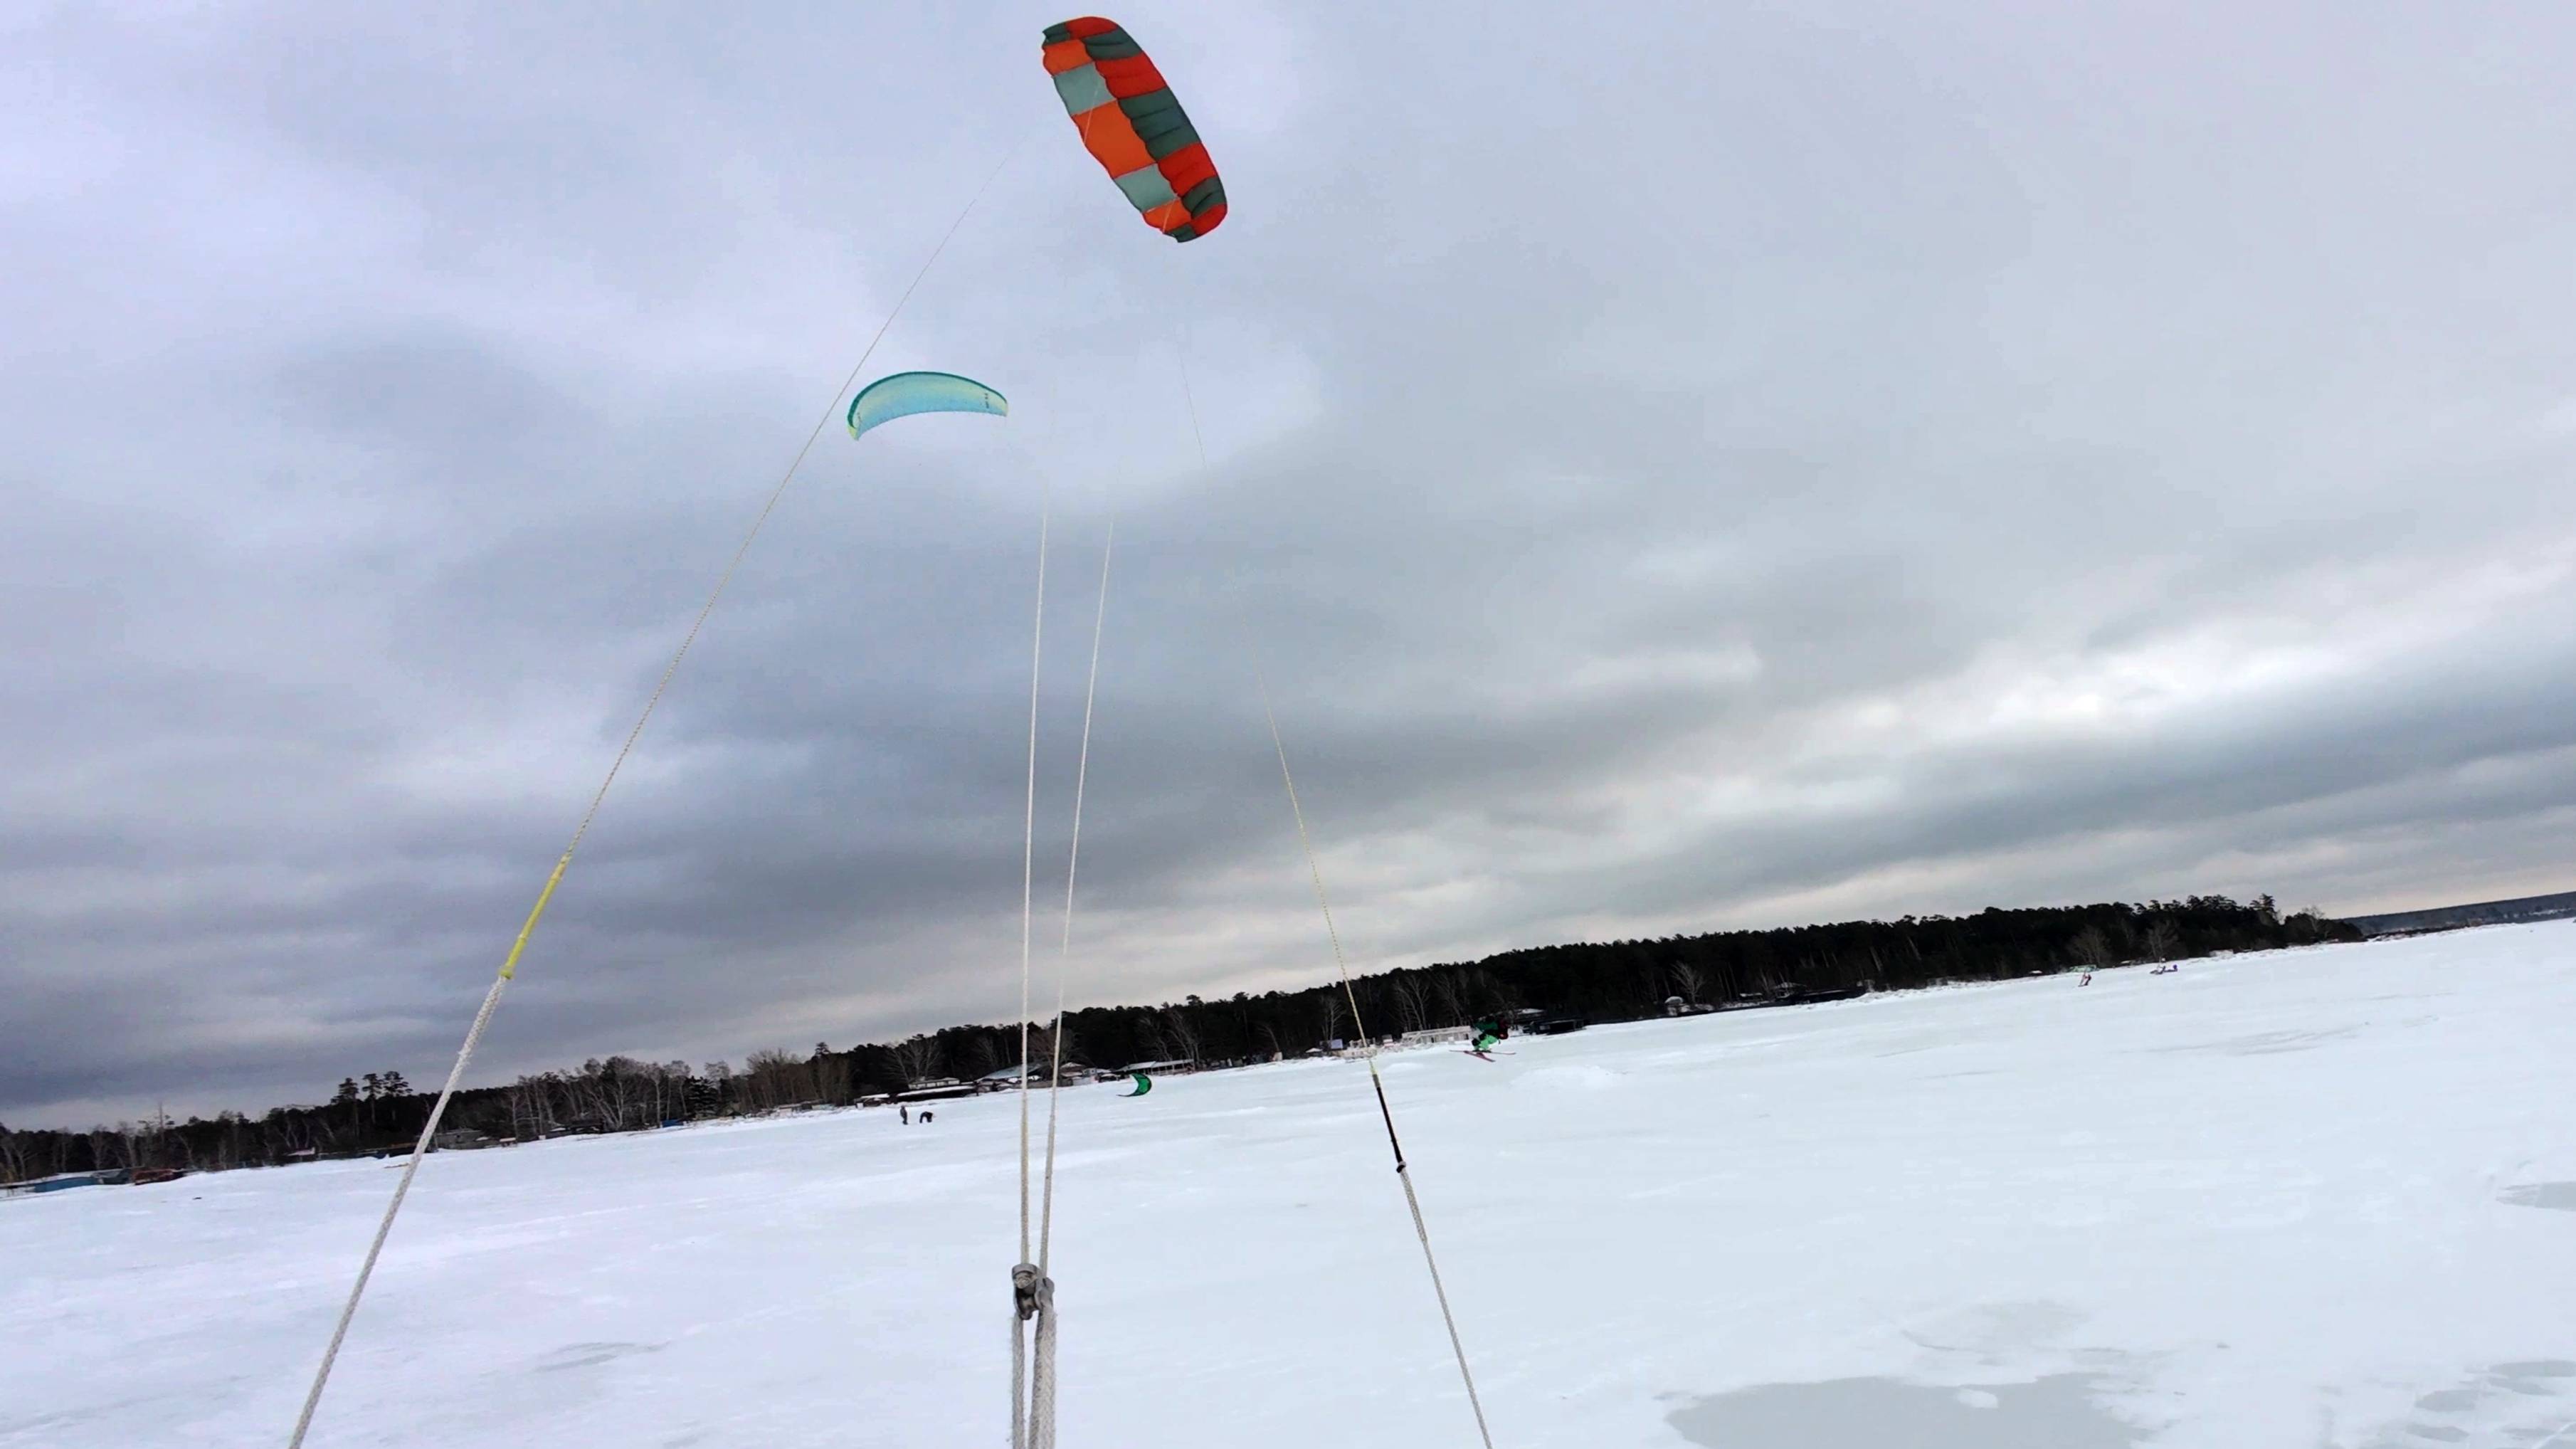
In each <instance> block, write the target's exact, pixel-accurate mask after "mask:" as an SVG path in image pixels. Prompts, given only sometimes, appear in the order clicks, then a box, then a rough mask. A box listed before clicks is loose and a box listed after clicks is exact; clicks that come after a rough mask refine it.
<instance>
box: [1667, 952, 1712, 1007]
mask: <svg viewBox="0 0 2576 1449" xmlns="http://www.w3.org/2000/svg"><path fill="white" fill-rule="evenodd" d="M1706 985H1707V983H1706V982H1705V981H1703V980H1701V979H1700V974H1699V968H1698V967H1696V966H1693V965H1692V964H1691V963H1689V962H1688V961H1676V962H1674V963H1673V989H1674V990H1675V991H1678V992H1680V993H1681V995H1682V999H1683V1000H1685V1001H1688V1002H1690V1003H1691V1004H1692V1005H1694V1006H1696V1005H1698V1004H1699V994H1700V992H1701V991H1702V990H1703V989H1704V988H1705V987H1706Z"/></svg>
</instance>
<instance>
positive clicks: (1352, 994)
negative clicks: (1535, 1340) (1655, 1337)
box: [1253, 666, 1494, 1449]
mask: <svg viewBox="0 0 2576 1449" xmlns="http://www.w3.org/2000/svg"><path fill="white" fill-rule="evenodd" d="M1253 680H1254V682H1255V683H1256V684H1258V685H1259V686H1260V689H1261V717H1262V718H1263V719H1264V720H1265V721H1267V722H1268V723H1269V725H1270V747H1271V748H1272V749H1273V750H1276V751H1277V752H1278V754H1279V779H1280V783H1282V784H1284V785H1286V786H1287V787H1288V811H1289V813H1290V814H1291V815H1293V816H1295V817H1296V820H1297V844H1298V846H1299V847H1300V848H1301V849H1303V850H1304V851H1305V852H1306V872H1307V874H1308V875H1310V876H1312V877H1314V881H1315V904H1316V905H1318V906H1320V907H1322V908H1323V912H1324V934H1325V935H1326V936H1328V937H1330V938H1331V940H1332V943H1333V969H1334V970H1335V971H1337V972H1339V973H1340V975H1341V980H1342V997H1343V999H1344V1000H1345V1001H1347V1002H1348V1003H1349V1004H1350V1008H1351V1033H1352V1035H1353V1036H1354V1037H1356V1038H1357V1039H1359V1040H1360V1041H1362V1042H1367V1041H1370V1040H1371V1038H1370V1036H1369V1034H1368V1025H1367V1023H1365V1022H1364V1021H1362V1020H1361V1019H1360V998H1359V992H1358V991H1357V990H1356V989H1354V988H1353V987H1352V985H1351V966H1350V962H1349V960H1348V959H1347V958H1346V957H1344V955H1343V954H1342V933H1341V929H1340V928H1339V927H1337V926H1335V925H1334V924H1333V902H1332V898H1331V897H1330V896H1328V895H1327V894H1325V891H1324V868H1323V866H1322V865H1321V864H1319V863H1318V862H1317V861H1316V859H1315V842H1314V839H1313V838H1312V837H1311V836H1309V835H1308V834H1307V833H1306V811H1305V808H1304V807H1303V806H1301V805H1299V804H1298V802H1297V779H1296V777H1295V776H1294V775H1292V774H1290V773H1289V771H1288V746H1287V745H1286V743H1284V742H1283V741H1282V740H1281V738H1280V735H1279V716H1278V714H1277V712H1276V711H1274V710H1272V709H1271V707H1270V683H1269V681H1268V680H1267V679H1264V678H1262V676H1261V671H1260V669H1259V668H1258V666H1256V667H1255V668H1254V670H1253ZM1363 1055H1364V1059H1365V1060H1366V1061H1367V1062H1368V1072H1369V1086H1370V1087H1371V1088H1372V1089H1373V1090H1374V1091H1375V1092H1376V1093H1377V1110H1378V1116H1379V1118H1380V1119H1381V1120H1383V1121H1384V1122H1385V1123H1386V1145H1387V1146H1388V1147H1389V1148H1390V1149H1392V1150H1393V1151H1394V1153H1395V1176H1396V1180H1397V1181H1399V1182H1401V1183H1403V1184H1404V1206H1405V1210H1406V1211H1408V1212H1410V1213H1412V1214H1413V1235H1414V1236H1415V1237H1416V1238H1419V1239H1421V1241H1422V1263H1423V1266H1424V1267H1426V1268H1429V1269H1430V1270H1431V1294H1432V1296H1433V1297H1434V1298H1437V1299H1438V1300H1439V1301H1440V1321H1441V1323H1442V1324H1443V1325H1445V1326H1446V1327H1447V1328H1448V1330H1449V1350H1450V1352H1452V1353H1454V1354H1456V1355H1457V1357H1458V1380H1459V1382H1461V1383H1463V1384H1465V1385H1466V1386H1467V1408H1468V1409H1469V1411H1471V1412H1472V1413H1474V1414H1475V1416H1476V1437H1477V1438H1478V1439H1480V1440H1482V1441H1483V1442H1484V1445H1485V1449H1494V1436H1493V1432H1492V1431H1491V1430H1489V1429H1487V1428H1486V1427H1485V1406H1484V1403H1483V1402H1482V1401H1481V1400H1479V1399H1478V1398H1477V1397H1476V1375H1475V1374H1474V1372H1473V1371H1471V1370H1470V1369H1469V1368H1468V1367H1467V1345H1466V1344H1465V1343H1464V1342H1463V1341H1461V1340H1460V1339H1459V1337H1458V1319H1457V1316H1456V1315H1455V1314H1453V1313H1451V1312H1450V1311H1449V1290H1448V1288H1446V1287H1445V1286H1443V1285H1442V1283H1441V1281H1440V1260H1439V1258H1438V1257H1436V1256H1435V1255H1434V1254H1433V1253H1432V1251H1431V1228H1430V1225H1429V1224H1427V1223H1425V1222H1424V1221H1423V1218H1422V1199H1421V1198H1419V1197H1417V1196H1415V1195H1414V1191H1413V1174H1412V1173H1411V1172H1410V1171H1408V1170H1407V1168H1406V1164H1405V1160H1404V1144H1403V1143H1402V1142H1401V1141H1399V1140H1398V1139H1397V1137H1396V1135H1395V1109H1394V1108H1393V1107H1390V1106H1388V1105H1387V1100H1386V1082H1385V1079H1384V1078H1382V1077H1380V1076H1379V1075H1378V1070H1377V1052H1376V1051H1375V1050H1374V1049H1364V1053H1363Z"/></svg>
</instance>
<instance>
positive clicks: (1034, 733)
mask: <svg viewBox="0 0 2576 1449" xmlns="http://www.w3.org/2000/svg"><path fill="white" fill-rule="evenodd" d="M1038 500H1039V501H1038V588H1037V596H1038V597H1037V609H1036V623H1035V624H1033V625H1032V626H1031V628H1030V631H1029V634H1030V638H1029V793H1028V811H1027V816H1026V819H1025V821H1024V833H1023V836H1022V839H1021V842H1020V1258H1019V1262H1018V1264H1017V1265H1015V1266H1014V1267H1013V1268H1012V1269H1011V1292H1012V1297H1013V1300H1014V1312H1013V1314H1012V1319H1011V1444H1012V1449H1029V1405H1028V1399H1029V1381H1028V1347H1027V1343H1026V1339H1027V1336H1028V1328H1029V1319H1030V1316H1031V1314H1032V1313H1033V1312H1034V1311H1035V1310H1034V1307H1033V1305H1034V1304H1035V1303H1036V1301H1037V1297H1038V1295H1037V1294H1036V1292H1035V1291H1034V1280H1035V1277H1036V1269H1035V1268H1034V1267H1033V1266H1031V1264H1030V1262H1029V938H1030V933H1031V927H1032V925H1033V923H1034V922H1035V921H1036V919H1037V848H1038V666H1039V664H1040V663H1041V662H1042V661H1043V659H1044V657H1045V652H1046V651H1045V645H1046V559H1047V522H1048V498H1047V488H1046V485H1045V483H1044V481H1043V480H1041V482H1040V484H1039V488H1038ZM1024 1280H1026V1281H1024Z"/></svg>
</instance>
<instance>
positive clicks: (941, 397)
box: [850, 372, 1011, 438]
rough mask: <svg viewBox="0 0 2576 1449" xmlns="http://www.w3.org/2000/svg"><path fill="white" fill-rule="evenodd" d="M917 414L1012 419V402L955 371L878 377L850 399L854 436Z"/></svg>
mask: <svg viewBox="0 0 2576 1449" xmlns="http://www.w3.org/2000/svg"><path fill="white" fill-rule="evenodd" d="M914 413H988V414H990V415H992V416H994V417H997V418H1001V417H1008V416H1010V413H1011V404H1010V400H1009V399H1007V398H1005V397H1003V396H1002V395H1001V394H1000V393H998V392H995V391H993V390H992V389H991V388H989V387H986V386H985V385H984V384H982V383H980V382H977V381H976V380H975V379H973V378H971V377H959V376H958V375H957V374H955V373H953V372H898V373H893V374H891V375H889V376H886V377H881V378H878V379H877V380H876V381H874V382H872V383H869V384H868V385H867V386H866V387H863V388H860V389H859V395H858V396H857V397H854V398H852V399H850V436H851V437H853V438H855V437H857V436H859V435H860V434H861V433H864V432H866V431H867V430H868V429H870V428H873V427H875V426H877V425H878V424H880V423H890V422H893V421H894V420H895V419H896V418H908V417H911V416H912V415H913V414H914Z"/></svg>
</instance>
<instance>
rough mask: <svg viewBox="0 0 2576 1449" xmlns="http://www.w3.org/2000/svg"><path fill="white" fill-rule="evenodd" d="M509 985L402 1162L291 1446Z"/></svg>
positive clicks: (491, 996) (488, 998)
mask: <svg viewBox="0 0 2576 1449" xmlns="http://www.w3.org/2000/svg"><path fill="white" fill-rule="evenodd" d="M509 984H510V978H509V977H507V976H495V977H493V978H492V989H491V990H489V991H486V992H484V993H483V1009H482V1010H480V1011H478V1012H476V1013H474V1025H473V1026H472V1027H470V1028H468V1029H467V1031H466V1033H465V1049H464V1050H463V1051H460V1052H458V1053H457V1054H456V1065H455V1066H454V1067H451V1068H449V1069H448V1073H447V1085H446V1086H444V1087H441V1088H440V1089H439V1092H438V1105H437V1106H435V1107H432V1108H431V1109H430V1112H429V1121H428V1122H426V1123H424V1124H423V1125H422V1126H421V1129H420V1140H419V1141H417V1142H415V1143H413V1144H412V1148H411V1161H410V1162H408V1163H405V1164H404V1165H403V1175H402V1181H400V1182H398V1183H395V1184H394V1200H393V1201H392V1202H391V1203H390V1204H388V1205H387V1206H386V1208H385V1216H384V1219H383V1221H381V1222H378V1223H377V1224H376V1237H375V1241H373V1242H371V1243H369V1244H367V1261H366V1262H365V1263H364V1264H362V1265H360V1267H359V1269H358V1281H357V1282H355V1283H353V1284H351V1285H350V1286H349V1301H348V1302H347V1303H346V1304H343V1305H342V1306H341V1309H340V1321H339V1322H338V1323H336V1324H334V1325H333V1326H332V1328H331V1346H330V1347H329V1348H327V1349H324V1350H323V1351H322V1371H321V1372H319V1373H317V1374H315V1375H314V1376H313V1387H312V1388H311V1389H309V1390H307V1391H306V1392H305V1395H304V1410H303V1412H302V1413H299V1414H297V1415H296V1416H295V1434H294V1437H292V1438H290V1439H288V1440H287V1441H286V1442H287V1444H288V1445H289V1446H290V1449H292V1446H294V1445H298V1444H301V1443H303V1442H304V1434H305V1431H306V1430H308V1429H310V1428H312V1427H313V1411H314V1410H315V1409H316V1408H318V1407H320V1406H321V1403H322V1387H323V1385H324V1384H325V1383H327V1382H329V1381H330V1377H331V1364H332V1361H333V1360H335V1359H337V1358H339V1356H340V1344H341V1343H342V1341H344V1340H345V1339H347V1338H348V1336H349V1321H350V1320H351V1319H353V1318H355V1317H357V1316H358V1300H359V1299H360V1298H362V1297H364V1296H365V1295H366V1291H367V1280H368V1279H369V1278H371V1277H373V1276H374V1275H375V1271H376V1258H377V1256H378V1255H380V1254H382V1253H383V1252H384V1250H385V1236H386V1234H388V1233H391V1232H392V1231H393V1230H394V1214H396V1213H398V1212H401V1211H402V1205H403V1199H404V1198H405V1197H408V1196H410V1194H411V1180H412V1178H413V1177H414V1176H415V1175H417V1174H418V1173H419V1172H420V1162H421V1159H422V1158H423V1157H426V1156H427V1155H428V1154H429V1139H430V1138H431V1137H433V1136H435V1135H436V1134H437V1132H438V1119H439V1118H441V1117H443V1116H445V1115H447V1100H448V1099H449V1098H450V1097H453V1096H455V1095H456V1084H457V1083H458V1082H460V1081H463V1080H464V1078H465V1064H466V1063H467V1062H468V1061H470V1060H472V1059H473V1056H474V1044H475V1043H476V1042H478V1041H480V1040H482V1038H483V1028H484V1027H486V1026H488V1025H490V1024H491V1021H492V1009H493V1008H494V1007H497V1006H499V1005H500V1004H501V990H502V988H503V987H506V986H508V985H509Z"/></svg>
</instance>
